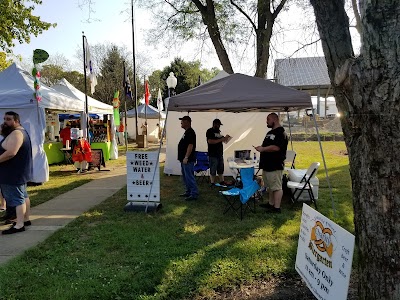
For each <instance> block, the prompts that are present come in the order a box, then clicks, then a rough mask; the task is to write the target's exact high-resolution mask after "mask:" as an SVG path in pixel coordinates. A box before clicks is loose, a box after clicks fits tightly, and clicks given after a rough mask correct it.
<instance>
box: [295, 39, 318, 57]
mask: <svg viewBox="0 0 400 300" xmlns="http://www.w3.org/2000/svg"><path fill="white" fill-rule="evenodd" d="M320 40H321V39H320V38H319V39H318V40H315V41H313V42H311V43H308V44H305V45H303V46H301V47H300V48H299V49H297V50H296V51H294V52H293V53H292V54H291V55H289V57H292V56H293V55H295V54H296V53H297V52H299V51H300V50H302V49H304V48H305V47H308V46H311V45H314V44H316V43H318V42H319V41H320Z"/></svg>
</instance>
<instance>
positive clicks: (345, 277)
mask: <svg viewBox="0 0 400 300" xmlns="http://www.w3.org/2000/svg"><path fill="white" fill-rule="evenodd" d="M353 251H354V235H352V234H351V233H349V232H348V231H346V230H345V229H343V228H342V227H340V226H339V225H337V224H336V223H334V222H332V221H331V220H329V219H328V218H326V217H325V216H324V215H322V214H320V213H319V212H317V211H316V210H314V209H312V208H311V207H310V206H308V205H307V204H305V203H303V211H302V216H301V224H300V234H299V243H298V247H297V256H296V264H295V268H296V271H297V272H298V273H299V274H300V276H301V277H302V278H303V280H304V281H305V282H306V284H307V286H308V288H309V289H310V290H311V292H312V293H313V294H314V296H315V297H316V298H317V299H319V300H346V299H347V293H348V289H349V281H350V273H351V265H352V261H353Z"/></svg>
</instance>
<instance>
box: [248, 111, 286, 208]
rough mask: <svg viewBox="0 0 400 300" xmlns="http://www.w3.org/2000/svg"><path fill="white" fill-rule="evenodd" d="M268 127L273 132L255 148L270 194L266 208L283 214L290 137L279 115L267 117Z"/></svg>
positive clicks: (273, 114)
mask: <svg viewBox="0 0 400 300" xmlns="http://www.w3.org/2000/svg"><path fill="white" fill-rule="evenodd" d="M267 126H268V128H271V130H270V131H269V132H268V133H267V135H266V136H265V139H264V141H263V143H262V145H261V146H257V147H255V149H256V150H257V151H259V152H260V169H263V180H264V184H265V186H266V187H267V188H268V192H269V203H268V204H267V205H266V207H268V208H270V209H271V210H270V211H271V212H276V213H280V212H281V208H280V207H281V201H282V196H283V190H282V175H283V169H284V164H285V163H284V161H285V158H286V149H287V145H288V137H287V135H286V132H285V129H284V128H283V127H282V126H281V125H280V123H279V117H278V115H277V114H275V113H272V114H269V115H268V116H267Z"/></svg>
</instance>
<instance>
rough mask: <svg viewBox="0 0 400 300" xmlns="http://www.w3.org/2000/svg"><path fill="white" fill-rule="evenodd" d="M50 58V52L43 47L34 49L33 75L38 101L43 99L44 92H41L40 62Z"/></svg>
mask: <svg viewBox="0 0 400 300" xmlns="http://www.w3.org/2000/svg"><path fill="white" fill-rule="evenodd" d="M48 58H49V54H48V53H47V52H46V51H44V50H42V49H35V50H34V51H33V64H34V67H33V70H32V76H33V79H34V81H33V87H34V89H35V92H34V94H33V96H34V98H35V99H36V101H37V102H39V101H41V100H42V93H41V92H40V71H39V67H38V64H40V63H42V62H45V61H46V60H47V59H48Z"/></svg>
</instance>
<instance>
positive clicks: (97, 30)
mask: <svg viewBox="0 0 400 300" xmlns="http://www.w3.org/2000/svg"><path fill="white" fill-rule="evenodd" d="M94 10H95V12H94V13H93V14H92V17H93V19H95V20H93V21H91V22H87V19H88V17H89V12H88V7H87V6H84V7H82V8H80V7H79V3H78V1H77V0H73V1H59V0H58V1H56V0H43V3H42V5H40V6H37V8H36V9H35V10H34V15H37V16H40V17H41V19H42V20H43V21H46V22H50V23H57V26H56V27H55V28H53V27H52V28H50V29H49V30H47V31H44V32H43V33H42V34H41V35H39V36H38V37H34V36H32V38H31V42H30V43H29V44H22V45H20V44H19V43H18V42H17V43H16V46H15V47H14V48H13V51H14V54H20V55H22V57H23V58H30V57H31V56H32V53H33V50H34V49H37V48H40V49H44V50H46V51H47V52H48V53H49V54H50V55H52V54H53V55H54V54H56V53H59V54H63V55H64V56H65V57H66V58H68V59H69V60H71V62H72V63H73V64H74V63H75V64H77V63H79V62H78V61H76V58H75V55H76V50H77V48H78V47H82V31H84V32H85V35H86V37H87V40H88V43H89V45H91V44H97V43H104V42H112V43H115V44H121V43H123V44H125V45H126V47H127V49H128V50H129V51H132V23H131V6H130V1H129V0H128V1H127V2H125V0H122V1H121V0H117V1H105V0H102V1H95V7H94ZM150 19H151V15H150V13H149V12H146V11H143V10H140V9H138V8H135V35H136V41H135V48H136V53H142V54H144V53H145V55H146V58H147V60H148V61H149V63H150V66H149V67H150V68H151V69H152V70H154V69H162V68H163V67H165V66H166V65H168V64H169V63H170V62H171V60H172V59H173V58H174V57H176V56H181V57H182V58H184V59H185V60H194V59H196V57H194V55H193V54H191V49H190V47H189V48H187V47H186V49H179V51H178V52H175V53H171V55H170V56H166V54H165V53H164V52H165V51H164V52H161V51H160V50H155V49H154V47H150V46H149V45H147V44H146V42H145V40H144V38H143V36H144V29H145V28H147V26H148V23H149V20H150ZM161 48H162V47H161ZM202 63H203V64H204V67H212V66H215V67H219V68H221V66H220V64H219V62H218V60H216V59H215V58H213V59H212V60H207V61H206V60H203V61H202Z"/></svg>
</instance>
